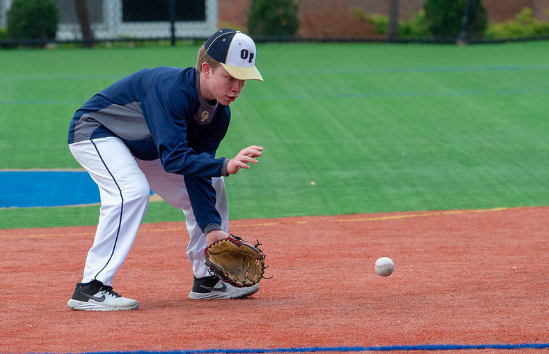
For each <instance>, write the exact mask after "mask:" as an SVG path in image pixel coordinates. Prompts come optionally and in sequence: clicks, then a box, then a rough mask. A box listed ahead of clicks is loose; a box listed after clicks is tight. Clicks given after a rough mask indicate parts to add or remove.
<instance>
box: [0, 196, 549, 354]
mask: <svg viewBox="0 0 549 354" xmlns="http://www.w3.org/2000/svg"><path fill="white" fill-rule="evenodd" d="M548 224H549V208H548V207H539V208H527V207H525V208H513V209H491V210H463V211H461V210H457V211H441V212H410V213H391V214H369V215H346V216H332V217H308V218H305V217H296V218H284V219H269V220H235V221H231V226H230V231H231V232H232V233H235V234H237V235H241V236H243V237H244V238H246V239H248V240H252V239H255V238H257V239H259V240H260V241H261V242H262V243H263V250H264V251H265V253H266V254H267V264H268V265H269V266H270V268H269V269H268V270H267V275H268V276H273V278H272V279H270V280H263V281H262V282H261V283H260V285H261V290H260V291H259V293H257V294H255V295H254V296H253V297H252V298H249V299H241V300H224V301H194V300H189V299H188V297H187V296H188V293H189V291H190V287H191V284H192V274H191V268H190V265H189V263H188V261H187V258H186V255H185V248H186V244H187V237H188V236H187V234H186V231H185V229H184V223H159V224H145V225H143V226H142V228H141V230H140V232H139V234H138V237H137V240H136V242H135V244H134V247H133V249H132V251H131V252H130V255H129V256H128V258H127V260H126V262H125V263H124V265H123V266H122V268H121V270H120V271H119V272H118V274H117V275H116V277H115V282H114V287H115V290H116V291H118V292H120V293H122V294H123V295H125V296H127V297H131V298H134V299H137V300H138V301H139V302H140V308H139V310H137V311H127V312H106V313H95V312H77V311H71V310H69V308H68V307H67V306H66V302H67V300H68V299H69V297H70V295H71V294H72V290H73V289H74V284H75V283H76V282H78V281H79V280H80V277H81V273H82V267H83V262H84V259H85V256H86V252H87V250H88V248H89V247H90V245H91V243H92V240H93V234H94V229H95V227H77V228H48V229H23V230H0V246H1V249H2V258H1V259H0V274H1V277H0V293H1V296H0V321H1V323H2V330H1V336H0V338H1V339H0V342H1V344H0V351H1V352H3V353H7V352H9V353H14V352H17V353H30V352H47V353H51V352H94V351H95V352H97V351H138V350H149V351H154V350H156V351H172V350H194V349H242V348H248V349H250V348H253V349H258V348H265V349H276V348H309V347H323V348H324V347H329V348H333V347H357V346H360V347H362V346H364V347H375V346H389V345H396V346H405V345H421V344H457V345H461V344H491V343H496V344H518V343H547V342H549V316H548V315H547V302H548V299H549V297H548V295H549V270H548V267H547V264H548V255H549V252H548V242H547V238H548V236H549V227H548V226H549V225H548ZM381 256H388V257H391V258H392V259H393V260H394V262H395V265H396V270H395V273H394V274H393V275H391V276H389V277H380V276H378V275H376V273H375V272H374V270H373V268H374V262H375V260H376V259H377V258H378V257H381ZM518 351H520V353H534V352H536V353H538V352H539V350H535V349H523V350H518ZM318 352H320V351H318ZM413 352H414V353H420V352H422V351H413ZM459 352H460V353H465V352H471V353H478V352H479V351H478V350H460V351H459ZM480 352H482V353H488V352H490V353H492V352H493V353H495V352H501V351H497V350H482V351H480ZM505 352H506V353H507V352H510V351H508V350H507V351H505Z"/></svg>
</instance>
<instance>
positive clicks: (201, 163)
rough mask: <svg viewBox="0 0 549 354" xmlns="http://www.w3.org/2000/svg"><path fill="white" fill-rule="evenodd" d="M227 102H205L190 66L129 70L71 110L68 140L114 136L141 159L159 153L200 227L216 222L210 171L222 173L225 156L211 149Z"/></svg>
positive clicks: (224, 121) (223, 127) (224, 122)
mask: <svg viewBox="0 0 549 354" xmlns="http://www.w3.org/2000/svg"><path fill="white" fill-rule="evenodd" d="M230 116H231V111H230V109H229V107H228V106H223V105H220V104H217V103H216V104H215V105H214V106H212V105H210V104H208V103H207V102H206V101H205V100H204V99H203V97H202V95H201V94H200V89H199V75H198V72H197V71H196V69H195V68H187V69H179V68H172V67H158V68H154V69H143V70H141V71H138V72H136V73H134V74H132V75H129V76H127V77H125V78H123V79H121V80H119V81H117V82H115V83H114V84H112V85H111V86H109V87H108V88H106V89H104V90H103V91H101V92H99V93H98V94H96V95H94V96H93V97H92V98H91V99H90V100H88V101H87V102H86V103H85V104H84V105H83V106H82V107H81V108H80V109H78V110H77V111H76V113H75V114H74V116H73V119H72V121H71V124H70V128H69V137H68V142H69V144H72V143H76V142H80V141H85V140H90V139H91V140H93V139H98V138H102V137H108V136H116V137H119V138H120V139H122V141H124V143H125V144H126V145H127V146H128V148H129V149H130V151H131V152H132V154H133V155H134V156H135V157H136V158H138V159H141V160H154V159H158V158H160V161H161V162H162V166H163V167H164V169H165V170H166V171H167V172H170V173H176V174H180V175H183V176H184V177H182V178H185V184H186V186H187V190H188V193H189V198H190V201H191V205H192V207H193V212H194V214H195V217H196V220H197V222H198V225H199V227H200V228H201V229H202V230H203V231H206V232H207V231H210V230H211V229H216V228H220V224H221V218H220V216H219V213H218V212H217V210H216V208H215V200H216V196H215V190H214V188H213V186H212V182H211V177H219V176H226V170H227V164H228V161H229V160H228V159H226V158H224V157H222V158H215V153H216V151H217V149H218V147H219V144H220V143H221V140H222V139H223V138H224V137H225V134H226V132H227V129H228V127H229V122H230Z"/></svg>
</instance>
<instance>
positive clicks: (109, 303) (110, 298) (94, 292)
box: [67, 280, 139, 311]
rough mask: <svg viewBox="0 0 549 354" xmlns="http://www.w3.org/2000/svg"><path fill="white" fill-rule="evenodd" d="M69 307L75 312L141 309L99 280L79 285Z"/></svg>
mask: <svg viewBox="0 0 549 354" xmlns="http://www.w3.org/2000/svg"><path fill="white" fill-rule="evenodd" d="M67 305H68V306H69V307H70V308H71V309H73V310H82V311H120V310H137V308H138V307H139V303H138V302H137V301H135V300H132V299H127V298H125V297H123V296H121V295H120V294H118V293H116V292H114V291H113V290H112V286H105V285H103V283H101V282H100V281H98V280H94V281H92V282H90V283H87V284H82V283H77V284H76V288H75V289H74V293H73V294H72V298H71V299H70V300H69V302H68V303H67Z"/></svg>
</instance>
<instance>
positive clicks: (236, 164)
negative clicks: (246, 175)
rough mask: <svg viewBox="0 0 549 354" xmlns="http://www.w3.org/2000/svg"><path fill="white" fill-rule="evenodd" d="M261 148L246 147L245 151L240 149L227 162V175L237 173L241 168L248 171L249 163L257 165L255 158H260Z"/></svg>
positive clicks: (254, 146)
mask: <svg viewBox="0 0 549 354" xmlns="http://www.w3.org/2000/svg"><path fill="white" fill-rule="evenodd" d="M262 150H263V148H262V147H261V146H256V145H252V146H248V147H247V148H245V149H242V150H241V151H240V152H239V153H238V154H237V155H236V156H235V157H234V158H233V159H231V160H230V161H229V164H228V165H227V174H229V175H233V174H235V173H237V172H238V170H240V169H241V168H245V169H249V168H250V166H249V165H248V164H249V163H253V164H256V165H257V160H256V159H255V158H256V157H259V156H261V151H262Z"/></svg>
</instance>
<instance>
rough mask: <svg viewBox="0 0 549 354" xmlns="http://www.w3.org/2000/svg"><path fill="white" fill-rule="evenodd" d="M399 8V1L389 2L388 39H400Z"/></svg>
mask: <svg viewBox="0 0 549 354" xmlns="http://www.w3.org/2000/svg"><path fill="white" fill-rule="evenodd" d="M398 8H399V0H390V1H389V24H388V25H387V37H389V38H397V37H398Z"/></svg>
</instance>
